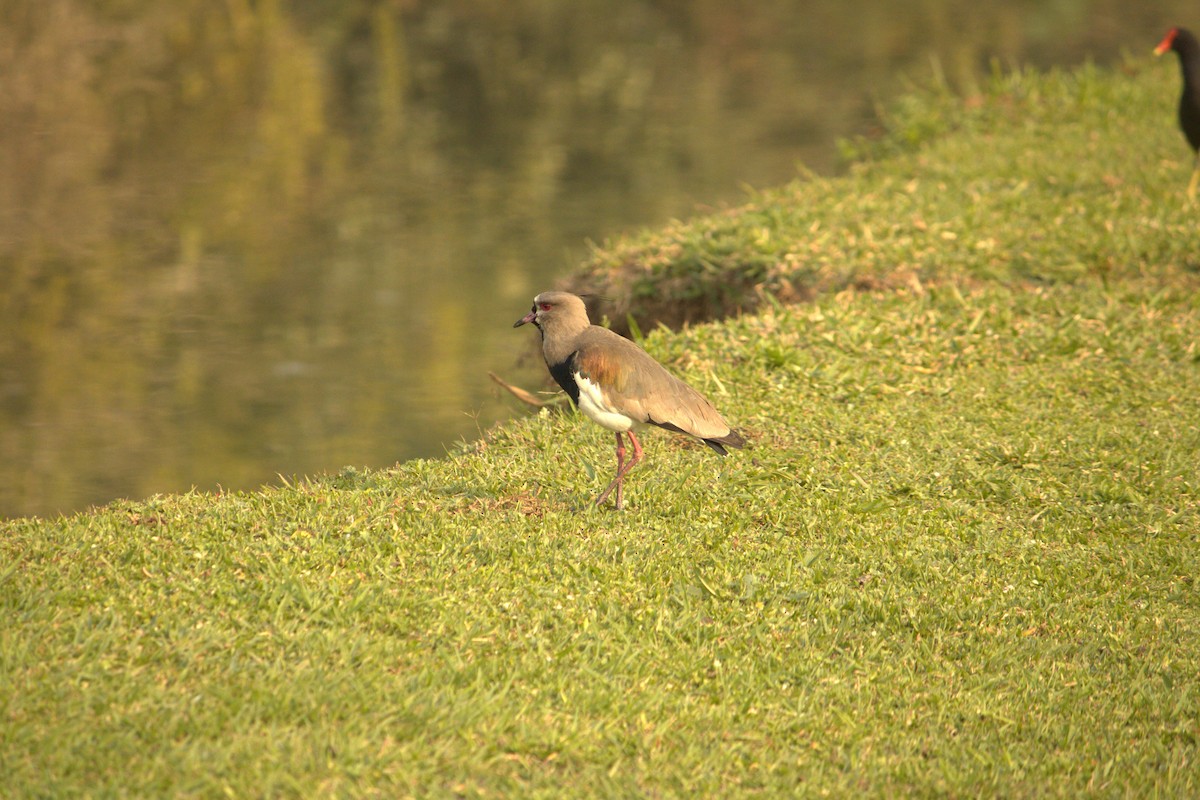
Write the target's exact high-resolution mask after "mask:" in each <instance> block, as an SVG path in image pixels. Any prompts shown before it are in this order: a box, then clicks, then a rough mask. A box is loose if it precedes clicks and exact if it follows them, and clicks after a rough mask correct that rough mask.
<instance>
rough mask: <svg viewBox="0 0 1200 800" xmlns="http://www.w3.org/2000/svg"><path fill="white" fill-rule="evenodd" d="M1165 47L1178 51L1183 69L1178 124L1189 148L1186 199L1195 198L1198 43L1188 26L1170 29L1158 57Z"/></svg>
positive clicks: (1199, 151)
mask: <svg viewBox="0 0 1200 800" xmlns="http://www.w3.org/2000/svg"><path fill="white" fill-rule="evenodd" d="M1168 50H1174V51H1175V52H1176V53H1178V54H1179V66H1180V68H1181V69H1182V70H1183V93H1182V94H1181V95H1180V97H1179V127H1180V128H1182V129H1183V135H1184V136H1185V137H1187V141H1188V144H1189V145H1191V147H1192V154H1193V166H1192V179H1191V181H1190V182H1188V188H1187V196H1188V200H1189V201H1194V200H1195V199H1196V184H1197V182H1200V42H1197V41H1196V37H1195V36H1193V35H1192V32H1191V31H1189V30H1188V29H1187V28H1171V30H1169V31H1167V35H1166V36H1164V37H1163V40H1162V41H1161V42H1159V43H1158V47H1156V48H1154V54H1155V55H1156V56H1161V55H1162V54H1163V53H1165V52H1167V51H1168Z"/></svg>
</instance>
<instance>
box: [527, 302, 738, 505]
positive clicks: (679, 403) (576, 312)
mask: <svg viewBox="0 0 1200 800" xmlns="http://www.w3.org/2000/svg"><path fill="white" fill-rule="evenodd" d="M530 322H532V323H533V324H534V325H535V326H536V327H537V328H538V330H539V331H541V336H542V355H543V356H545V359H546V367H547V368H548V369H549V370H550V375H551V376H553V378H554V380H555V381H556V382H557V383H558V385H559V386H561V387H562V389H563V391H564V392H566V393H567V396H568V397H570V399H571V402H572V403H573V404H574V405H575V406H576V407H577V408H578V409H579V410H580V411H582V412H583V414H584V416H586V417H588V418H589V419H591V420H592V421H593V422H595V423H597V424H598V425H600V426H601V427H603V428H607V429H608V430H610V431H612V432H614V433H615V434H616V439H617V472H616V476H615V477H614V478H613V479H612V482H611V483H609V484H608V488H606V489H605V490H604V491H603V492H601V493H600V495H599V496H598V497H597V498H596V500H595V503H594V505H597V506H599V505H600V504H601V503H603V502H604V501H605V500H606V499H608V497H609V495H610V494H612V493H613V492H614V491H615V492H616V508H617V509H618V510H620V509H621V508H623V505H622V496H621V490H622V481H623V479H624V478H625V476H626V475H628V474H629V471H630V470H632V469H633V467H634V466H635V465H636V464H638V463H640V462H641V460H642V445H641V443H640V442H638V438H637V436H636V435H635V434H634V432H633V431H634V428H635V427H636V426H638V425H647V424H648V425H656V426H658V427H660V428H665V429H667V430H669V431H674V432H676V433H682V434H686V435H688V436H692V437H695V438H696V439H699V440H700V441H702V442H704V444H706V445H708V446H709V447H711V448H712V449H713V450H714V451H715V452H716V453H717V454H718V455H722V456H723V455H726V454H727V452H728V451H727V450H726V448H727V447H737V448H740V447H742V446H744V445H745V444H746V440H745V439H744V438H742V435H741V434H740V433H739V432H737V431H735V430H733V429H732V428H731V427H729V424H728V423H727V422H725V420H724V419H723V418H722V417H721V415H720V414H719V413H718V412H717V410H716V408H714V407H713V404H712V403H710V402H709V401H708V400H707V399H706V398H705V397H704V395H702V394H700V392H698V391H696V390H695V389H693V388H692V387H691V386H689V385H687V384H686V383H684V382H683V381H681V380H680V379H679V378H676V377H675V376H674V375H672V374H671V373H670V372H668V371H667V370H666V368H665V367H663V366H662V365H661V364H659V363H658V362H657V361H655V360H654V358H653V357H652V356H651V355H650V354H649V353H647V352H646V351H645V350H643V349H642V348H640V347H638V346H637V345H636V344H634V343H633V342H632V341H630V340H629V339H626V338H625V337H623V336H621V335H619V334H617V333H614V332H613V331H610V330H609V329H608V328H602V327H600V326H599V325H593V324H591V321H590V320H589V319H588V313H587V306H586V305H585V304H584V302H583V299H582V298H581V297H579V296H578V295H575V294H571V293H570V292H558V291H551V292H542V293H541V294H539V295H538V296H537V297H535V298H533V307H532V308H531V309H530V311H529V313H528V314H526V315H525V316H523V317H521V318H520V319H519V320H517V321H516V322H514V323H513V327H514V328H519V327H521V326H522V325H525V324H526V323H530ZM622 435H624V436H625V437H628V439H629V444H630V446H631V447H632V448H633V454H632V456H631V457H630V459H629V460H628V461H626V460H625V444H624V442H623V441H622V438H621V437H622Z"/></svg>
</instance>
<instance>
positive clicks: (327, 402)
mask: <svg viewBox="0 0 1200 800" xmlns="http://www.w3.org/2000/svg"><path fill="white" fill-rule="evenodd" d="M1188 23H1190V24H1192V25H1193V26H1200V7H1196V6H1195V3H1194V2H1190V1H1189V2H1167V1H1166V0H1164V1H1163V2H1139V3H1130V2H1128V0H1107V1H1104V0H1095V1H1093V2H1088V1H1086V0H1056V1H1055V2H1041V1H1040V0H1039V1H1037V2H1034V1H1033V0H1030V1H1028V2H980V1H979V0H961V1H955V0H925V1H924V2H878V1H877V0H869V1H868V0H816V1H814V2H783V1H782V0H776V1H775V2H771V1H769V0H768V1H766V2H763V1H762V0H758V1H756V2H736V1H735V2H718V3H709V2H695V3H689V2H680V1H679V0H657V1H652V0H642V1H641V2H639V1H637V0H617V1H615V2H614V0H574V1H573V2H570V3H543V2H536V0H506V1H505V2H502V3H496V2H488V1H487V0H440V1H437V2H435V1H433V0H375V1H374V2H370V1H368V2H353V3H351V2H343V3H311V2H302V1H301V0H258V1H257V2H256V0H229V1H228V2H224V3H213V2H211V0H173V1H172V2H170V3H162V2H159V1H158V0H0V516H14V515H28V514H38V515H50V514H55V513H62V512H70V511H73V510H79V509H82V508H85V507H87V506H88V505H89V504H95V503H104V502H107V501H109V500H112V499H115V498H119V497H133V498H140V497H144V496H147V495H150V494H154V493H158V492H175V491H186V490H188V489H189V488H191V487H197V488H200V489H206V490H211V489H215V488H217V487H224V488H226V489H242V488H253V487H256V486H259V485H262V484H264V483H270V482H272V481H274V480H277V477H276V476H277V475H280V474H282V475H286V476H291V475H304V474H315V473H321V472H329V471H336V470H337V469H339V468H341V467H342V466H344V465H355V466H372V467H382V466H387V465H390V464H393V463H395V462H397V461H399V460H404V459H408V458H414V457H424V456H438V455H441V454H443V453H445V452H446V450H447V449H448V448H452V447H453V445H454V443H455V442H456V441H461V440H464V439H467V440H469V439H471V438H473V437H475V436H477V435H478V433H479V431H480V430H481V429H484V428H486V427H487V426H489V425H491V424H492V423H493V422H495V421H496V420H498V419H502V418H504V417H505V416H507V415H509V414H511V413H512V412H513V410H514V409H513V408H512V406H511V405H509V404H508V403H507V401H506V400H505V399H504V398H501V397H500V396H499V395H498V394H497V393H496V391H495V390H494V389H493V387H492V386H491V385H490V383H489V380H488V378H487V372H488V370H494V371H498V372H501V373H503V374H504V375H505V376H507V377H509V378H510V379H512V380H514V381H516V382H521V383H525V384H527V385H532V384H535V383H537V382H538V381H539V380H540V379H541V375H540V372H539V367H538V366H537V365H521V366H518V365H517V363H516V361H517V357H518V355H519V354H520V353H522V352H524V348H526V346H527V345H528V342H527V341H526V339H527V337H528V335H529V334H527V333H526V332H525V331H519V332H517V331H513V330H512V328H511V324H512V322H513V320H515V319H516V318H517V317H518V316H520V314H521V313H523V312H524V311H525V310H526V309H527V307H528V303H529V298H530V297H532V296H533V294H535V293H536V292H537V291H538V290H540V289H543V288H546V287H548V286H550V285H551V284H552V283H553V282H554V280H555V279H556V277H559V276H561V275H563V274H565V273H566V272H568V271H570V270H571V268H572V267H573V265H575V264H577V263H578V262H579V261H580V259H581V258H582V257H583V256H584V255H585V254H586V252H587V247H588V246H589V242H602V241H603V240H604V239H605V238H606V237H610V236H613V235H617V234H619V233H620V232H622V231H624V230H628V229H630V228H632V227H637V226H653V225H655V224H657V223H660V222H663V221H665V220H667V219H669V218H671V217H680V216H686V215H689V214H692V213H695V212H697V211H703V210H704V209H706V208H711V207H713V206H719V205H721V204H734V203H737V202H738V200H739V199H740V198H741V197H743V196H744V193H745V191H746V188H745V187H747V186H750V187H765V186H770V185H774V184H779V183H783V182H786V181H788V180H790V179H791V178H793V177H795V176H796V175H797V173H798V170H799V169H801V168H803V169H808V170H814V171H816V172H821V173H832V172H836V171H837V170H838V169H839V164H838V161H837V147H836V140H837V138H838V137H841V136H849V135H854V134H861V133H869V131H870V130H871V127H872V120H873V119H874V111H875V108H876V107H877V105H878V104H880V103H885V104H886V102H887V100H888V98H890V97H893V96H895V94H896V93H897V92H899V91H901V90H902V89H903V88H904V86H905V85H906V82H915V83H918V84H921V83H928V82H930V81H932V80H935V79H938V80H944V81H946V82H947V83H948V84H949V85H951V86H952V87H953V88H955V89H956V90H958V91H960V92H962V93H964V94H969V93H970V92H971V91H973V89H974V87H976V86H977V82H978V81H979V80H981V77H980V76H982V75H986V74H987V72H988V71H989V70H990V69H993V68H994V67H995V66H996V65H999V66H1000V67H1001V68H1002V67H1004V66H1006V65H1013V64H1018V63H1021V64H1025V63H1029V64H1035V65H1038V66H1050V65H1055V64H1067V65H1069V64H1074V63H1078V62H1079V61H1081V60H1083V59H1085V58H1091V59H1092V60H1094V61H1096V62H1099V63H1101V64H1108V63H1115V62H1119V61H1120V60H1121V59H1122V58H1124V57H1129V56H1131V55H1132V56H1133V57H1138V58H1141V57H1144V56H1145V55H1147V54H1148V53H1149V51H1150V49H1151V48H1152V47H1153V46H1154V44H1155V43H1157V41H1158V39H1159V38H1160V37H1161V35H1162V33H1163V32H1164V30H1165V29H1166V28H1167V27H1169V26H1170V25H1172V24H1188ZM1162 72H1163V79H1164V80H1170V81H1176V80H1177V79H1178V75H1177V67H1176V66H1175V64H1174V63H1165V62H1164V63H1163V65H1162ZM1172 115H1173V109H1169V108H1165V109H1164V110H1163V117H1164V124H1173V116H1172ZM523 334H524V335H523Z"/></svg>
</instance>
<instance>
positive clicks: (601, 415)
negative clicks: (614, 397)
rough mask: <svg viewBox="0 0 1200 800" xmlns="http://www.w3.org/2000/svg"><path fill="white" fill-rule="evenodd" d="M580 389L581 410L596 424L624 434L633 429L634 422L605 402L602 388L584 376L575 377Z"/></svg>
mask: <svg viewBox="0 0 1200 800" xmlns="http://www.w3.org/2000/svg"><path fill="white" fill-rule="evenodd" d="M575 384H576V385H577V386H578V387H579V410H580V411H582V412H583V413H584V415H586V416H587V418H588V419H590V420H592V421H593V422H595V423H596V424H598V425H600V426H602V427H605V428H608V429H609V430H610V431H616V432H617V433H624V432H625V431H627V430H629V429H630V428H632V427H633V420H632V419H630V418H629V417H627V416H625V415H624V414H622V413H621V412H620V411H617V410H616V409H615V408H613V407H612V406H611V405H609V404H608V403H606V402H604V395H603V394H602V393H601V391H600V387H599V386H597V385H596V384H594V383H592V382H591V381H590V380H588V379H587V378H585V377H583V376H582V375H578V374H576V375H575Z"/></svg>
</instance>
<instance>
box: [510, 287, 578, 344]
mask: <svg viewBox="0 0 1200 800" xmlns="http://www.w3.org/2000/svg"><path fill="white" fill-rule="evenodd" d="M526 322H532V323H533V324H534V325H536V326H537V327H538V328H540V329H541V331H542V336H547V335H550V336H556V335H560V334H570V333H578V332H579V331H581V330H584V329H585V328H587V327H588V325H590V324H591V323H590V322H589V321H588V315H587V306H585V305H584V304H583V298H581V297H579V296H578V295H573V294H571V293H570V292H542V293H541V294H539V295H538V296H537V297H535V298H533V308H531V309H530V310H529V313H528V314H526V315H525V316H523V317H521V318H520V319H519V320H517V321H516V322H514V323H513V327H514V328H519V327H521V326H522V325H524V324H525V323H526Z"/></svg>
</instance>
